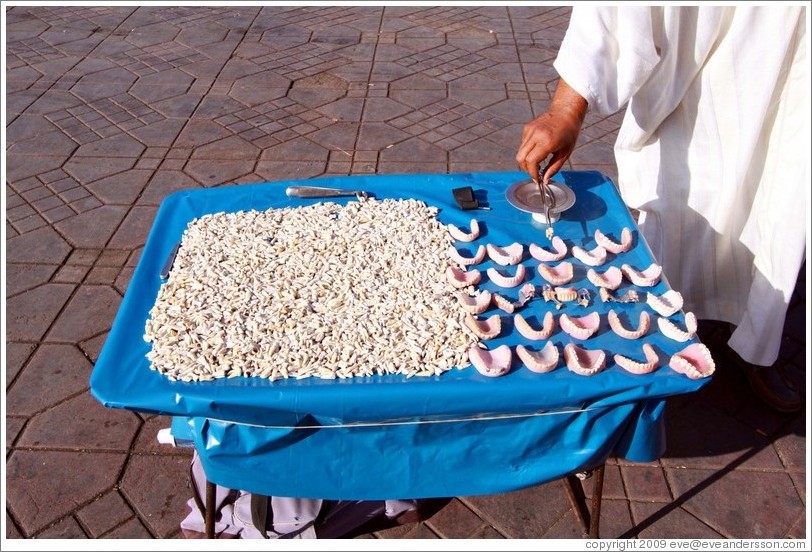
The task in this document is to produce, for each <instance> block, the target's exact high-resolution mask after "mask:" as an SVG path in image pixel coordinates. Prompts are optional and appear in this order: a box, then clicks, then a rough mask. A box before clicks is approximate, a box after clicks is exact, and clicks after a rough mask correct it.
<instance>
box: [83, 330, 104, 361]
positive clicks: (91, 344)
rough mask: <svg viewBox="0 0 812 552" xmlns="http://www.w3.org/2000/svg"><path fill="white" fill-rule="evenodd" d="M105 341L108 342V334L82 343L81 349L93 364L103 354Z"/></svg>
mask: <svg viewBox="0 0 812 552" xmlns="http://www.w3.org/2000/svg"><path fill="white" fill-rule="evenodd" d="M105 341H107V332H105V333H103V334H100V335H97V336H96V337H91V338H90V339H87V340H85V341H82V342H80V343H79V348H80V349H81V350H82V352H83V353H84V354H85V355H87V358H89V359H90V360H91V362H94V363H95V362H96V361H97V360H98V359H99V354H100V353H101V350H102V346H104V343H105Z"/></svg>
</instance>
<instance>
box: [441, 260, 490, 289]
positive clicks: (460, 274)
mask: <svg viewBox="0 0 812 552" xmlns="http://www.w3.org/2000/svg"><path fill="white" fill-rule="evenodd" d="M445 277H446V280H448V283H449V284H451V285H452V286H454V287H455V288H457V289H462V288H464V287H468V286H472V285H474V284H478V283H479V281H480V280H482V273H481V272H480V271H479V270H477V269H474V270H461V269H459V268H457V267H456V266H449V267H448V268H446V269H445Z"/></svg>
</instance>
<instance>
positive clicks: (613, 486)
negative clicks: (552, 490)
mask: <svg viewBox="0 0 812 552" xmlns="http://www.w3.org/2000/svg"><path fill="white" fill-rule="evenodd" d="M594 483H595V479H594V474H593V476H591V477H589V478H587V479H585V480H584V481H582V482H581V486H582V487H583V489H584V494H585V495H586V496H587V498H589V499H590V500H591V498H592V486H593V485H594ZM560 485H561V486H562V492H564V488H563V483H561V484H560ZM603 498H626V491H625V489H624V488H623V479H622V478H621V476H620V468H619V467H618V466H613V465H611V464H609V465H608V466H606V468H605V469H604V470H603Z"/></svg>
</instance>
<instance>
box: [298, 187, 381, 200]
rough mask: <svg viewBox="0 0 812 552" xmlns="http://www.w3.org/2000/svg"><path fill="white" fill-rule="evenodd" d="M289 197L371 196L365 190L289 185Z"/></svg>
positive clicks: (362, 198) (359, 198)
mask: <svg viewBox="0 0 812 552" xmlns="http://www.w3.org/2000/svg"><path fill="white" fill-rule="evenodd" d="M285 194H286V195H287V196H288V197H341V196H355V198H356V199H357V200H358V201H364V200H365V199H367V198H369V194H368V193H367V192H365V191H363V190H342V189H339V188H323V187H320V186H288V187H287V188H286V189H285Z"/></svg>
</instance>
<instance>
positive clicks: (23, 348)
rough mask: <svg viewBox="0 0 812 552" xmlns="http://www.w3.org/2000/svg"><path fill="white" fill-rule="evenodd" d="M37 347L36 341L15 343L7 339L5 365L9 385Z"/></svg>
mask: <svg viewBox="0 0 812 552" xmlns="http://www.w3.org/2000/svg"><path fill="white" fill-rule="evenodd" d="M36 347H37V345H36V344H35V343H14V342H9V341H6V355H5V361H6V362H5V365H4V366H5V370H6V386H7V387H8V386H9V385H11V383H12V382H13V381H14V378H15V377H16V376H17V374H18V373H19V372H20V370H21V369H22V367H23V364H25V362H26V361H27V360H28V357H29V356H31V353H32V352H33V351H34V349H35V348H36Z"/></svg>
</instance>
